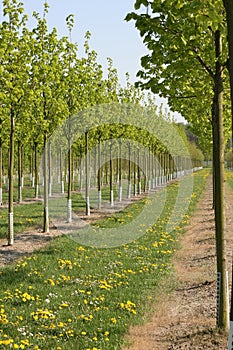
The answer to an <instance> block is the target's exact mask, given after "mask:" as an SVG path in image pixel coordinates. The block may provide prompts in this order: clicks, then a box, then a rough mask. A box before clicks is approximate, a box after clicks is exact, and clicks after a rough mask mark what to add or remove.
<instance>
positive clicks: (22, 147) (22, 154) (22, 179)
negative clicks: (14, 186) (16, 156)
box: [21, 144, 25, 188]
mask: <svg viewBox="0 0 233 350" xmlns="http://www.w3.org/2000/svg"><path fill="white" fill-rule="evenodd" d="M24 160H25V157H24V145H23V144H21V186H22V188H23V187H24V163H25V161H24Z"/></svg>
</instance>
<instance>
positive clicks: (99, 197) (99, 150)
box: [98, 138, 102, 209]
mask: <svg viewBox="0 0 233 350" xmlns="http://www.w3.org/2000/svg"><path fill="white" fill-rule="evenodd" d="M101 172H102V167H101V144H100V138H99V140H98V209H101Z"/></svg>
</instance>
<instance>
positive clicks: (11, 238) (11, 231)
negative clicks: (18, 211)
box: [8, 109, 15, 245]
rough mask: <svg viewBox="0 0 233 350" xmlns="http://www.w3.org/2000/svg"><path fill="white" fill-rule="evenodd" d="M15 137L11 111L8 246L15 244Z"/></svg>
mask: <svg viewBox="0 0 233 350" xmlns="http://www.w3.org/2000/svg"><path fill="white" fill-rule="evenodd" d="M14 136H15V116H14V111H13V110H12V109H11V130H10V147H9V169H8V181H9V189H8V245H13V244H14V202H13V198H14V194H13V193H14Z"/></svg>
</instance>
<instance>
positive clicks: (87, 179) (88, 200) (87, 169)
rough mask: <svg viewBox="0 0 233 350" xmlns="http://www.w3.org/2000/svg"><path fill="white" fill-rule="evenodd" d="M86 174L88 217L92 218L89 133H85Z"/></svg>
mask: <svg viewBox="0 0 233 350" xmlns="http://www.w3.org/2000/svg"><path fill="white" fill-rule="evenodd" d="M85 150H86V158H85V174H86V184H85V188H86V215H87V216H90V197H89V159H88V131H86V132H85Z"/></svg>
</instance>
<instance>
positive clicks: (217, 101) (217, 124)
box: [213, 30, 229, 331]
mask: <svg viewBox="0 0 233 350" xmlns="http://www.w3.org/2000/svg"><path fill="white" fill-rule="evenodd" d="M215 50H216V68H215V79H214V80H215V81H214V114H213V115H214V120H213V123H214V135H213V136H214V140H213V141H214V144H215V150H214V152H215V156H216V158H215V169H214V171H215V208H214V209H215V230H216V252H217V274H218V317H217V325H218V327H219V328H221V329H223V330H225V331H227V330H228V316H229V315H228V311H229V310H228V296H227V290H228V286H227V271H226V267H227V264H226V241H225V208H224V134H223V76H222V65H221V63H220V59H221V53H222V42H221V34H220V31H219V30H217V31H216V32H215Z"/></svg>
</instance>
